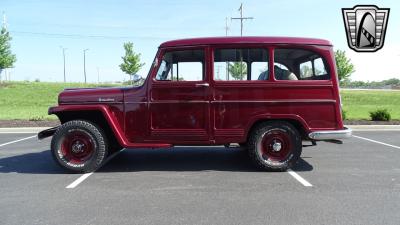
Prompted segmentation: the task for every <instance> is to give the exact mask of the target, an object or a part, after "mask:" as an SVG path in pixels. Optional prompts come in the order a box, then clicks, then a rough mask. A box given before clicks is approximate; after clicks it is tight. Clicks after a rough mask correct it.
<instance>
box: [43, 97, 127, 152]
mask: <svg viewBox="0 0 400 225" xmlns="http://www.w3.org/2000/svg"><path fill="white" fill-rule="evenodd" d="M72 111H73V112H79V111H99V112H101V113H102V115H103V116H104V118H105V119H106V121H107V123H108V125H109V126H110V128H111V130H112V131H113V133H114V135H115V138H116V139H117V141H118V143H119V144H120V145H121V146H123V147H126V146H129V142H128V141H127V140H126V138H125V137H124V131H123V129H122V128H121V126H120V125H119V123H118V121H117V119H116V118H115V116H113V113H112V111H111V109H110V107H109V106H107V105H59V106H54V107H50V108H49V111H48V113H49V115H52V114H54V115H57V114H60V113H62V112H72Z"/></svg>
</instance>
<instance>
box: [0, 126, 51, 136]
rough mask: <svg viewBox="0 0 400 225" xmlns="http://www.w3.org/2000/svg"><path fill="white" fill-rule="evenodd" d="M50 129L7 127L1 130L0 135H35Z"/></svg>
mask: <svg viewBox="0 0 400 225" xmlns="http://www.w3.org/2000/svg"><path fill="white" fill-rule="evenodd" d="M49 128H50V127H7V128H0V134H33V133H38V132H40V131H42V130H46V129H49Z"/></svg>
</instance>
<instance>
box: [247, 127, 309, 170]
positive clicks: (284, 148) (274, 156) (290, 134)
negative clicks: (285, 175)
mask: <svg viewBox="0 0 400 225" xmlns="http://www.w3.org/2000/svg"><path fill="white" fill-rule="evenodd" d="M248 149H249V154H250V157H251V159H252V160H253V161H254V163H255V164H256V165H257V167H259V168H261V169H263V170H268V171H286V170H287V169H289V168H291V167H292V166H293V165H294V164H296V162H297V161H298V159H299V158H300V155H301V151H302V142H301V136H300V134H299V132H298V131H297V130H296V128H294V127H293V126H292V125H291V124H290V123H287V122H285V121H273V122H265V123H262V124H260V125H259V126H257V127H256V128H255V129H254V130H253V132H252V133H251V135H250V138H249V143H248Z"/></svg>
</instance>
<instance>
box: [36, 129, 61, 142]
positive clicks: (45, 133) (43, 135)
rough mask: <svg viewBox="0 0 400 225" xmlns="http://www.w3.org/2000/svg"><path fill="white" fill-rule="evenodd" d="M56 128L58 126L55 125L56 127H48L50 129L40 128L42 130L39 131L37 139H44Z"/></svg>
mask: <svg viewBox="0 0 400 225" xmlns="http://www.w3.org/2000/svg"><path fill="white" fill-rule="evenodd" d="M57 129H58V126H57V127H53V128H50V129H47V130H42V131H40V132H39V133H38V139H39V140H42V139H44V138H47V137H50V136H52V135H53V134H54V133H55V132H56V131H57Z"/></svg>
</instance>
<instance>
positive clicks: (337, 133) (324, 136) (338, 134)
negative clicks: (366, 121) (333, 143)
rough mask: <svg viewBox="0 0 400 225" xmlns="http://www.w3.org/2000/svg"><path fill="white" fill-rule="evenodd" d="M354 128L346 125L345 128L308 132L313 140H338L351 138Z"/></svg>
mask: <svg viewBox="0 0 400 225" xmlns="http://www.w3.org/2000/svg"><path fill="white" fill-rule="evenodd" d="M351 134H352V130H351V129H350V128H347V127H345V128H344V129H343V130H323V131H314V132H311V133H309V134H308V137H309V138H310V139H312V140H337V139H346V138H350V137H351Z"/></svg>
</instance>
